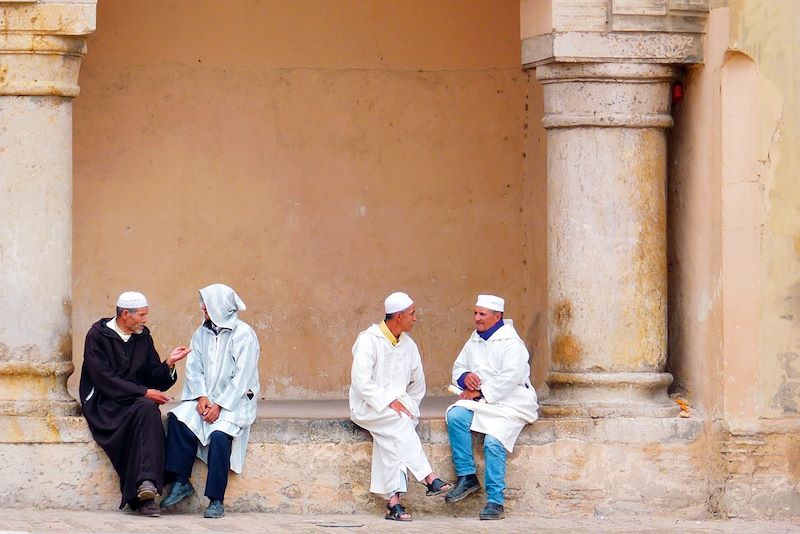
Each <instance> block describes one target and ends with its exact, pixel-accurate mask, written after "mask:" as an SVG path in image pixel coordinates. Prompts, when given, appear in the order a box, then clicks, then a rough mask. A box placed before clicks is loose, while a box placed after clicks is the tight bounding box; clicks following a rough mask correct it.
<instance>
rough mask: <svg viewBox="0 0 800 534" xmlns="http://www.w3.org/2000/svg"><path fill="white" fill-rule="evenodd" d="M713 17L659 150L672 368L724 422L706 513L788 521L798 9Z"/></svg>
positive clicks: (797, 372)
mask: <svg viewBox="0 0 800 534" xmlns="http://www.w3.org/2000/svg"><path fill="white" fill-rule="evenodd" d="M712 7H713V8H714V9H712V11H711V13H710V17H709V22H708V33H707V43H706V58H705V65H703V66H702V67H696V68H692V69H690V70H689V71H688V72H687V75H686V77H685V80H684V81H685V83H686V95H687V97H686V99H685V100H684V101H683V102H681V103H680V104H678V105H677V106H676V107H675V119H676V125H675V128H674V130H673V132H672V136H671V139H670V142H671V157H670V161H671V166H670V186H669V199H670V201H669V210H670V288H671V291H670V304H671V308H670V369H671V371H672V372H673V373H674V374H675V376H676V379H677V381H678V386H679V387H681V388H682V389H684V390H686V391H687V392H688V395H689V398H690V400H691V401H692V402H693V403H694V404H695V405H696V406H697V407H698V408H699V409H700V411H701V412H702V413H705V414H706V415H707V416H708V418H709V421H713V420H714V419H722V420H723V423H722V425H721V427H720V429H719V431H718V432H717V431H716V430H714V432H716V433H717V436H718V440H719V441H718V443H716V444H713V447H714V448H713V449H712V452H713V450H716V449H718V451H719V452H718V454H717V453H714V454H712V456H713V458H715V460H714V461H713V462H712V463H711V464H710V465H711V468H710V470H709V475H710V479H711V485H712V487H716V488H718V490H714V491H712V497H711V507H712V509H714V508H717V509H719V510H720V511H721V512H722V513H724V514H727V515H729V516H734V517H737V516H744V517H765V516H766V517H770V516H774V517H787V516H797V515H798V513H799V512H798V511H799V510H800V471H799V470H798V458H799V457H800V449H798V443H800V441H799V440H800V427H798V418H797V415H798V405H799V404H800V367H798V366H800V361H798V360H800V358H798V354H800V328H798V324H797V321H798V317H800V304H798V300H800V245H798V243H800V180H798V179H797V169H798V165H799V164H800V156H799V155H798V154H799V152H798V148H799V147H798V141H800V120H798V112H799V111H800V109H799V108H798V103H797V97H796V95H797V93H798V89H800V88H799V87H798V81H797V77H796V76H795V75H794V74H793V73H794V72H795V71H797V68H798V65H797V62H798V57H800V56H799V55H798V54H799V53H800V50H798V46H800V45H798V41H797V38H796V35H795V33H796V28H797V25H798V23H799V22H800V5H798V4H797V3H795V2H792V1H791V0H786V1H776V2H772V1H766V0H764V1H761V0H759V1H743V0H742V1H740V0H730V1H720V2H715V3H714V4H712ZM712 427H713V425H712ZM712 427H709V428H710V429H711V428H712ZM713 428H715V427H713ZM717 464H719V465H717ZM715 478H716V481H714V479H715Z"/></svg>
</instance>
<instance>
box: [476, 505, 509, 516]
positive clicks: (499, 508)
mask: <svg viewBox="0 0 800 534" xmlns="http://www.w3.org/2000/svg"><path fill="white" fill-rule="evenodd" d="M505 516H506V514H505V510H504V509H503V505H502V504H497V503H493V502H487V503H486V506H484V507H483V510H481V514H480V515H479V516H478V517H480V518H481V519H503V518H504V517H505Z"/></svg>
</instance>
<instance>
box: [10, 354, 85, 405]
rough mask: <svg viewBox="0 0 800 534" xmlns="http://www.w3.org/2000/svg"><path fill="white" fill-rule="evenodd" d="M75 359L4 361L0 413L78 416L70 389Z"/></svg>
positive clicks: (76, 403)
mask: <svg viewBox="0 0 800 534" xmlns="http://www.w3.org/2000/svg"><path fill="white" fill-rule="evenodd" d="M74 369H75V368H74V366H73V365H72V362H69V361H59V362H20V361H16V362H14V361H12V362H0V416H2V415H13V416H47V415H59V416H61V415H78V413H80V411H79V407H78V402H77V401H76V400H75V399H73V398H72V397H71V396H70V395H69V393H68V392H67V377H69V375H71V374H72V372H73V371H74Z"/></svg>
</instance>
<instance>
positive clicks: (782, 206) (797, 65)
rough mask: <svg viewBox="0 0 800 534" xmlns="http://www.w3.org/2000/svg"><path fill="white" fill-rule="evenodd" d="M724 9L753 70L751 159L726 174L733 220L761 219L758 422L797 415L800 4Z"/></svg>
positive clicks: (763, 1)
mask: <svg viewBox="0 0 800 534" xmlns="http://www.w3.org/2000/svg"><path fill="white" fill-rule="evenodd" d="M730 11H731V34H730V47H731V49H732V50H736V51H737V52H741V54H743V55H746V56H747V58H748V59H749V61H751V62H752V64H753V67H754V68H753V69H752V73H753V75H752V80H753V81H752V82H751V87H752V89H751V91H752V94H753V95H754V97H755V98H754V101H755V102H757V106H754V107H755V108H756V109H757V110H758V111H757V113H754V114H753V117H752V120H751V121H750V123H749V124H748V125H747V126H748V128H749V130H751V131H752V134H751V136H752V137H751V140H750V141H751V142H750V143H749V145H748V146H749V151H750V154H751V161H749V162H742V163H747V165H746V166H744V165H742V166H737V170H736V171H732V172H738V173H740V175H741V176H740V181H739V184H740V188H741V189H744V191H743V192H740V193H738V194H739V195H740V196H743V197H745V201H744V202H743V205H742V206H740V207H739V208H738V210H737V211H738V215H737V217H738V218H743V219H747V218H748V215H749V213H752V212H755V213H758V214H759V215H760V217H759V218H758V219H757V223H758V224H757V227H756V231H757V233H758V238H759V245H760V253H761V254H760V257H761V260H760V262H759V265H758V267H757V269H758V270H757V272H756V276H757V279H758V281H759V286H760V289H759V295H758V300H759V302H760V315H759V317H758V318H757V321H758V322H757V324H758V332H759V337H758V346H759V349H760V355H759V356H760V357H759V358H758V376H759V381H758V392H757V394H758V399H757V402H756V403H754V404H755V405H756V406H757V407H758V415H759V416H761V417H767V418H771V417H784V416H800V179H798V174H800V102H799V101H798V98H797V95H798V92H800V79H798V76H797V72H798V70H800V40H798V39H797V28H798V27H799V26H800V4H798V3H797V2H795V1H794V0H759V1H755V2H754V1H752V0H750V1H744V0H735V1H731V2H730ZM741 102H742V100H741V99H737V101H736V102H735V105H736V106H738V107H741ZM733 104H734V103H732V105H733ZM742 169H744V170H742ZM748 205H749V206H752V207H750V208H748Z"/></svg>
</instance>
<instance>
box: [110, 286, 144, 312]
mask: <svg viewBox="0 0 800 534" xmlns="http://www.w3.org/2000/svg"><path fill="white" fill-rule="evenodd" d="M146 307H147V299H146V298H145V296H144V295H142V294H141V293H139V292H138V291H126V292H125V293H123V294H122V295H120V296H119V298H118V299H117V308H127V309H129V310H133V309H136V308H146Z"/></svg>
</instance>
